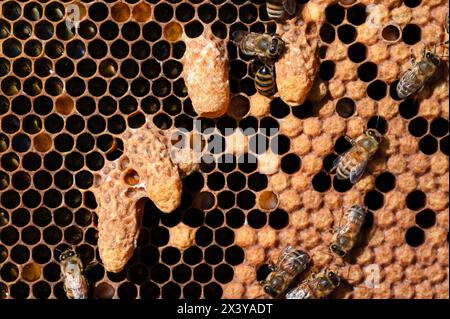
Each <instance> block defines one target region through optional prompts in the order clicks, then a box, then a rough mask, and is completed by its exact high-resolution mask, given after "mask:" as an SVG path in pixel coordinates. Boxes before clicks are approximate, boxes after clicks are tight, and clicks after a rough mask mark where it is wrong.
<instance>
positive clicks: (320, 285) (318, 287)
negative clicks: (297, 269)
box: [286, 270, 341, 299]
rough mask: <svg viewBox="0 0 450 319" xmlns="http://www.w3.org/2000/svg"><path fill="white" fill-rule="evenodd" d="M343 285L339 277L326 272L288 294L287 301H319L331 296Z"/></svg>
mask: <svg viewBox="0 0 450 319" xmlns="http://www.w3.org/2000/svg"><path fill="white" fill-rule="evenodd" d="M340 283H341V280H340V278H339V276H338V275H336V274H335V273H334V272H332V271H328V270H325V271H323V272H321V273H319V274H317V275H313V276H312V277H311V278H309V279H306V280H305V281H303V282H302V283H300V285H298V287H296V288H294V289H292V290H291V291H289V292H288V293H287V294H286V299H319V298H324V297H326V296H328V295H329V294H331V293H332V292H333V291H334V290H335V289H336V288H337V287H338V286H339V284H340Z"/></svg>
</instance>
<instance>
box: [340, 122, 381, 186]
mask: <svg viewBox="0 0 450 319" xmlns="http://www.w3.org/2000/svg"><path fill="white" fill-rule="evenodd" d="M346 138H347V140H348V141H349V142H350V143H351V144H352V148H350V150H348V151H347V152H345V153H344V154H342V155H340V156H338V157H337V158H336V159H335V160H334V162H333V167H332V170H334V169H336V176H337V178H338V179H349V180H350V182H351V183H352V184H355V183H356V182H357V181H358V180H359V179H360V178H361V176H362V175H363V174H364V171H365V170H366V167H367V163H368V161H369V160H370V159H371V158H372V157H373V155H374V154H375V153H376V152H377V150H378V147H379V145H380V143H381V141H382V138H383V136H382V135H381V133H379V132H378V131H377V130H375V129H368V130H366V131H365V132H364V134H362V135H361V136H359V137H358V138H357V139H356V140H352V139H350V138H348V137H346Z"/></svg>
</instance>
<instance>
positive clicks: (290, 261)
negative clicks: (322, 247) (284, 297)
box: [261, 246, 311, 298]
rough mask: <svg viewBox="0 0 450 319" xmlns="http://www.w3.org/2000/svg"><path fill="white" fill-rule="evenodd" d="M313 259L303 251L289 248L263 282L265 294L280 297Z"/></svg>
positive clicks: (271, 267) (271, 268)
mask: <svg viewBox="0 0 450 319" xmlns="http://www.w3.org/2000/svg"><path fill="white" fill-rule="evenodd" d="M310 261H311V257H309V255H308V254H307V253H305V252H304V251H302V250H298V249H294V248H293V247H292V246H288V247H286V248H285V249H284V251H283V253H282V254H281V256H280V258H278V261H277V263H276V265H275V267H274V266H272V265H271V266H269V267H270V270H271V271H272V272H271V273H270V274H269V275H268V276H267V278H266V279H265V280H263V281H261V284H262V285H263V286H264V292H265V293H267V294H268V295H270V296H271V297H274V298H275V297H278V296H280V295H281V294H282V293H283V292H285V291H286V289H287V288H288V287H289V285H290V284H291V283H292V281H293V280H294V279H295V278H296V277H297V276H298V275H299V274H301V273H302V272H303V271H305V269H306V268H307V267H308V265H309V263H310Z"/></svg>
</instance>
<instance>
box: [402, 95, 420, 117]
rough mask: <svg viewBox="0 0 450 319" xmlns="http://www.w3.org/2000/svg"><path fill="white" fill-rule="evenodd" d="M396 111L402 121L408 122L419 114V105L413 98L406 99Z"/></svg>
mask: <svg viewBox="0 0 450 319" xmlns="http://www.w3.org/2000/svg"><path fill="white" fill-rule="evenodd" d="M398 111H399V113H400V115H401V116H402V117H403V118H404V119H407V120H409V119H411V118H413V117H414V116H416V115H417V113H418V112H419V103H418V102H417V100H416V99H413V98H409V99H406V100H404V101H402V102H401V103H400V105H399V109H398Z"/></svg>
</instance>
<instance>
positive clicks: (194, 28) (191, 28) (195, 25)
mask: <svg viewBox="0 0 450 319" xmlns="http://www.w3.org/2000/svg"><path fill="white" fill-rule="evenodd" d="M203 29H204V27H203V25H202V24H201V23H200V22H199V21H192V22H189V23H188V24H186V25H185V26H184V31H185V32H186V35H187V36H188V37H190V38H196V37H198V36H200V35H201V34H202V33H203Z"/></svg>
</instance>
